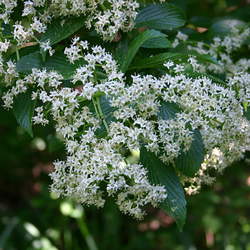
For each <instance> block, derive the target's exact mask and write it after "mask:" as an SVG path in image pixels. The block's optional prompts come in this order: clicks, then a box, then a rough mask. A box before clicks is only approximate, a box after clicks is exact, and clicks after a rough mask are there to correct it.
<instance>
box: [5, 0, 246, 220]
mask: <svg viewBox="0 0 250 250" xmlns="http://www.w3.org/2000/svg"><path fill="white" fill-rule="evenodd" d="M161 2H163V1H161ZM1 7H2V8H1V10H2V13H1V14H0V15H1V19H2V20H4V22H5V23H8V22H9V16H10V15H11V13H12V12H13V11H14V10H15V8H16V7H17V1H13V0H4V1H2V3H1ZM138 7H139V5H138V3H137V1H134V0H99V1H98V0H96V1H95V0H93V1H92V0H91V1H90V0H86V1H82V0H74V1H73V0H66V1H65V0H63V1H62V0H52V1H45V0H30V1H24V4H23V9H22V10H21V13H22V15H21V18H20V20H17V21H16V22H15V23H14V24H13V25H11V26H10V27H11V34H12V38H13V39H12V40H3V41H1V42H0V74H1V79H3V82H4V84H5V86H4V87H5V88H6V89H7V90H6V92H5V94H4V95H3V97H2V100H3V102H4V107H6V108H12V107H13V104H14V102H15V98H16V97H17V96H18V95H19V94H22V93H27V94H30V98H31V99H32V100H36V107H35V109H34V115H33V117H32V122H33V123H34V124H40V125H43V126H45V125H47V124H48V123H49V122H50V121H51V120H53V124H54V125H55V130H56V133H57V134H58V135H59V136H60V138H62V140H63V141H64V143H65V151H66V159H65V160H64V161H60V160H58V161H56V162H55V163H54V166H55V169H54V171H53V172H52V173H51V178H52V181H53V183H52V185H51V190H52V191H53V192H56V193H57V194H59V195H61V196H66V197H70V198H74V199H75V200H77V201H79V202H81V203H83V204H87V205H96V206H98V207H102V206H103V205H104V203H105V200H106V198H107V197H113V198H114V199H115V201H116V203H117V205H118V207H119V208H120V210H121V211H123V212H124V213H128V214H131V215H133V216H134V217H136V218H141V217H142V216H143V214H144V210H143V208H144V207H145V206H146V205H148V204H151V205H153V206H157V205H158V204H159V203H160V202H162V201H164V200H165V199H166V197H167V196H168V193H167V191H166V188H165V187H163V186H161V185H158V184H157V185H156V184H153V183H151V182H150V181H149V179H148V173H147V169H146V167H145V166H143V165H142V164H141V163H140V161H139V160H138V159H133V160H131V159H130V158H129V157H128V155H131V152H135V151H137V152H138V151H139V150H140V147H141V146H142V145H143V146H144V147H145V148H146V149H147V150H148V151H150V152H152V153H154V154H155V155H156V156H157V157H159V158H160V159H161V161H162V162H164V163H165V164H166V165H168V164H172V165H174V164H175V159H176V158H177V157H178V156H179V155H180V154H182V153H183V151H184V152H186V151H188V150H189V149H190V146H191V145H192V142H193V140H194V131H199V132H200V134H201V136H202V140H203V143H204V147H205V151H206V152H205V153H206V156H205V160H204V162H203V163H202V165H201V168H200V170H199V171H198V173H197V174H196V175H195V177H193V178H187V177H184V176H181V173H179V174H180V176H181V178H182V181H183V183H184V185H186V191H187V193H190V194H191V193H195V192H197V190H198V189H199V187H200V185H201V184H202V183H210V182H212V180H213V178H212V177H210V175H209V174H210V170H211V169H215V170H216V171H218V172H221V171H222V170H223V169H224V168H225V167H226V166H227V165H229V164H231V163H232V162H233V161H235V160H238V159H240V158H242V157H243V155H244V153H245V152H246V151H247V150H250V123H249V121H248V120H247V119H246V118H245V117H244V108H245V107H247V106H249V101H250V74H249V68H250V64H249V62H250V60H248V59H239V60H238V61H237V62H234V60H233V59H232V56H231V54H232V52H234V51H235V50H237V49H238V48H239V47H240V46H241V45H242V44H243V41H244V40H245V38H246V37H247V36H249V33H250V29H244V30H236V31H234V32H233V34H231V35H229V36H227V37H225V38H223V39H222V38H214V40H213V42H212V43H210V44H205V43H203V42H198V44H197V45H193V44H192V45H189V44H188V42H189V40H188V36H187V35H185V34H183V33H181V32H179V33H178V34H177V36H176V38H175V40H174V42H173V47H176V46H178V44H179V43H186V44H187V45H188V46H187V49H188V50H190V51H195V52H196V53H199V54H201V55H204V54H208V55H210V56H211V57H213V58H214V59H215V60H217V62H218V64H217V65H216V64H209V65H205V64H200V63H199V61H198V59H197V58H196V57H195V53H193V54H194V56H191V57H190V58H188V60H187V63H186V64H182V63H179V64H176V63H174V62H173V61H167V62H166V63H165V64H164V66H165V68H164V69H163V70H162V71H161V73H160V74H158V75H157V76H155V75H149V74H133V75H129V74H128V76H127V77H126V76H125V74H124V73H122V72H120V71H119V67H118V65H117V62H116V61H115V60H114V59H113V57H112V55H111V54H110V53H108V52H107V51H106V50H105V49H104V48H102V47H101V46H90V45H89V43H88V42H87V41H82V40H81V39H80V38H79V37H74V38H73V40H72V43H71V44H70V45H69V46H68V47H66V48H64V55H63V56H64V58H67V60H68V62H69V63H70V64H71V65H70V66H73V68H74V69H75V70H74V73H72V75H71V77H70V79H67V85H65V79H64V77H63V75H62V74H61V73H59V72H57V71H55V70H48V68H46V67H45V68H42V67H39V68H35V67H34V68H32V69H31V72H26V71H25V72H18V67H17V61H18V60H19V59H20V55H19V52H18V49H19V48H21V47H25V46H26V44H27V43H28V42H32V41H35V42H38V43H39V46H40V52H41V57H42V56H44V54H46V53H45V52H48V53H49V56H52V55H53V54H54V52H55V50H54V48H52V47H51V44H50V41H49V40H47V41H43V42H40V41H39V40H38V39H37V38H36V35H37V34H41V33H44V32H46V29H47V25H48V24H49V23H50V22H51V21H52V20H53V18H55V17H60V18H61V20H62V22H63V21H65V20H67V19H66V18H67V17H69V16H80V15H85V16H86V20H84V22H86V26H87V27H88V28H91V27H92V26H93V27H94V28H95V30H96V31H97V32H98V33H99V34H101V35H102V37H103V38H104V40H109V41H111V40H112V39H113V38H114V36H115V35H116V34H117V32H118V31H119V30H123V31H128V30H130V29H132V27H133V21H134V19H135V16H136V11H137V9H138ZM26 17H28V18H27V19H26ZM22 18H23V19H22ZM64 18H65V19H64ZM24 20H25V22H24ZM27 20H29V22H28V23H27ZM13 48H14V49H17V51H16V55H17V60H16V61H15V60H14V59H13V57H8V56H6V53H8V52H9V51H10V50H13ZM6 58H9V59H6ZM43 59H44V58H43ZM187 65H188V66H189V65H190V66H191V68H192V70H193V71H194V72H195V71H199V72H203V73H209V72H211V71H215V72H218V73H221V72H223V73H225V79H226V80H225V82H223V83H221V82H218V81H216V80H211V79H213V78H209V77H208V76H209V75H207V76H206V75H205V74H204V75H205V76H204V75H201V76H198V77H194V76H190V75H189V74H188V72H187V71H186V68H187Z"/></svg>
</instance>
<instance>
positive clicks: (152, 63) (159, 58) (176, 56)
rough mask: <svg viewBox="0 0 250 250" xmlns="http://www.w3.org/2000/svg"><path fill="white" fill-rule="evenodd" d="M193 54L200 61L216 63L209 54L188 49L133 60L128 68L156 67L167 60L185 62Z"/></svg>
mask: <svg viewBox="0 0 250 250" xmlns="http://www.w3.org/2000/svg"><path fill="white" fill-rule="evenodd" d="M191 56H195V58H196V59H197V60H198V62H201V63H213V64H217V62H216V60H215V59H214V58H212V57H211V56H209V55H200V54H198V53H195V52H193V51H188V52H185V53H173V52H165V53H161V54H158V55H155V56H151V57H148V58H143V59H140V60H138V61H135V62H134V63H133V64H132V65H131V67H129V70H134V69H149V68H156V67H160V66H162V65H163V64H164V63H166V62H167V61H173V62H179V61H180V60H181V61H182V62H186V61H187V60H188V58H189V57H191Z"/></svg>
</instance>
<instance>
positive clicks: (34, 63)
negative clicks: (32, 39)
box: [16, 51, 78, 80]
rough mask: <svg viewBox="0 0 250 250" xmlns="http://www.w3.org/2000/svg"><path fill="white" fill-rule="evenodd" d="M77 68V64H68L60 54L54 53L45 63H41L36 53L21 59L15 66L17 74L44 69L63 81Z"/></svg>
mask: <svg viewBox="0 0 250 250" xmlns="http://www.w3.org/2000/svg"><path fill="white" fill-rule="evenodd" d="M77 66H78V65H77V64H70V63H69V61H68V60H67V58H66V56H65V55H64V54H63V53H62V52H59V53H56V54H54V55H53V56H47V58H46V61H45V62H43V59H42V56H41V54H40V52H38V51H36V52H34V53H30V54H28V55H26V56H23V57H21V58H20V60H19V61H17V64H16V68H17V71H18V72H23V73H29V72H31V71H32V69H33V68H37V69H43V68H45V69H47V70H55V71H57V72H58V73H60V74H61V75H62V76H63V77H64V79H65V80H67V79H70V77H71V76H72V75H73V73H74V72H75V70H76V68H77Z"/></svg>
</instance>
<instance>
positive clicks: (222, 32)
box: [208, 18, 246, 37]
mask: <svg viewBox="0 0 250 250" xmlns="http://www.w3.org/2000/svg"><path fill="white" fill-rule="evenodd" d="M245 24H246V23H245V22H243V21H241V20H238V19H234V18H232V19H231V18H224V19H221V20H218V21H216V22H215V23H213V24H212V26H211V27H210V28H209V33H208V35H209V37H215V36H220V37H224V36H226V35H229V34H230V33H231V32H232V29H233V28H242V27H244V26H245Z"/></svg>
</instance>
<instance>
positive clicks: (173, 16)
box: [135, 3, 185, 30]
mask: <svg viewBox="0 0 250 250" xmlns="http://www.w3.org/2000/svg"><path fill="white" fill-rule="evenodd" d="M184 24H185V15H184V13H183V11H182V10H181V9H180V8H178V7H177V6H175V5H173V4H168V3H165V4H151V5H149V6H147V7H146V8H144V9H142V10H141V11H140V12H139V13H138V15H137V17H136V20H135V25H136V27H148V28H150V29H158V30H172V29H176V28H179V27H181V26H183V25H184Z"/></svg>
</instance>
